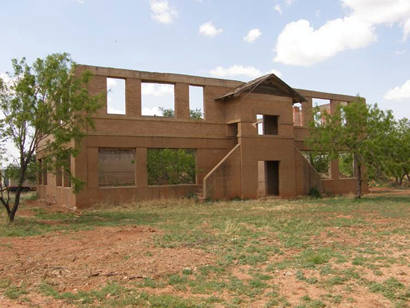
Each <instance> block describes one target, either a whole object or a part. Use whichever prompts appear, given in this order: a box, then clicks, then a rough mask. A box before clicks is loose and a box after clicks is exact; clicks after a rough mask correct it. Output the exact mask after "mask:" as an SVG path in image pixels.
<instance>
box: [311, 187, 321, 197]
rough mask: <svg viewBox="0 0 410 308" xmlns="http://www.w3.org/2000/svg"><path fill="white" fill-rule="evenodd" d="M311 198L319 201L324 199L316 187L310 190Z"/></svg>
mask: <svg viewBox="0 0 410 308" xmlns="http://www.w3.org/2000/svg"><path fill="white" fill-rule="evenodd" d="M309 196H310V197H312V198H315V199H319V198H322V194H321V193H320V191H319V190H318V189H317V188H316V187H312V188H311V189H310V190H309Z"/></svg>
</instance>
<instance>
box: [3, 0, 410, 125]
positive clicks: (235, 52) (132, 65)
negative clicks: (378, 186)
mask: <svg viewBox="0 0 410 308" xmlns="http://www.w3.org/2000/svg"><path fill="white" fill-rule="evenodd" d="M0 27H1V29H3V31H2V37H1V48H0V73H4V72H6V71H8V70H10V60H11V59H12V58H14V57H17V58H20V57H23V56H25V57H27V58H28V60H29V61H31V60H33V59H35V58H36V57H44V56H46V55H47V54H50V53H53V52H63V51H65V52H68V53H70V54H71V55H72V57H73V59H74V60H75V61H76V62H78V63H82V64H90V65H99V66H110V67H119V68H128V69H136V70H147V71H157V72H173V73H183V74H193V75H201V76H214V77H221V78H229V79H238V80H243V81H248V80H251V79H254V78H256V77H257V76H258V75H260V74H265V73H268V72H275V73H277V74H278V75H280V77H281V78H282V79H283V80H284V81H285V82H287V83H288V84H289V85H291V86H293V87H296V88H306V89H313V90H318V91H327V92H335V93H343V94H350V95H356V94H358V93H360V95H362V96H364V97H366V98H367V102H368V103H372V104H373V103H376V102H377V103H378V104H379V106H380V107H382V108H383V109H392V110H393V111H394V113H395V115H396V117H407V118H410V73H409V71H410V70H409V68H410V48H409V47H410V45H409V43H410V1H409V0H311V1H306V0H258V1H252V0H132V1H131V0H129V1H128V0H117V1H114V0H18V1H16V0H2V1H1V3H0ZM165 92H166V91H165Z"/></svg>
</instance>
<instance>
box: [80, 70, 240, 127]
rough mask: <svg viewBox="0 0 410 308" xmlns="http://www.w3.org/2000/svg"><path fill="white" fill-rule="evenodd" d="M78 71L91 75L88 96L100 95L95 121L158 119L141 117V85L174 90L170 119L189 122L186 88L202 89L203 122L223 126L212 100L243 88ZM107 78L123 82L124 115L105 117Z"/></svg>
mask: <svg viewBox="0 0 410 308" xmlns="http://www.w3.org/2000/svg"><path fill="white" fill-rule="evenodd" d="M79 70H88V71H90V72H91V73H92V74H93V78H92V80H91V82H90V84H89V91H90V93H91V94H100V93H103V97H104V99H103V107H102V108H101V109H100V110H98V112H97V117H100V118H101V117H102V118H113V119H115V118H117V119H123V118H134V119H135V118H145V119H159V118H161V117H160V116H155V117H154V116H147V115H142V106H141V100H142V93H141V84H142V83H157V84H170V85H173V87H174V108H173V109H174V113H175V114H174V117H173V119H176V120H190V102H189V86H198V87H202V88H203V112H204V119H203V121H207V122H224V120H225V119H224V110H223V107H222V106H221V105H220V104H218V103H217V102H215V98H216V97H218V96H221V95H223V94H225V93H226V92H227V91H229V90H231V89H233V88H235V87H237V86H239V85H241V84H243V83H242V82H240V81H233V80H224V79H216V78H205V77H197V76H189V75H180V74H168V73H151V72H143V71H133V70H125V69H116V68H103V67H95V66H86V65H80V66H79ZM107 78H118V79H123V80H125V114H124V115H123V114H121V115H118V114H109V113H108V112H107V95H106V94H107Z"/></svg>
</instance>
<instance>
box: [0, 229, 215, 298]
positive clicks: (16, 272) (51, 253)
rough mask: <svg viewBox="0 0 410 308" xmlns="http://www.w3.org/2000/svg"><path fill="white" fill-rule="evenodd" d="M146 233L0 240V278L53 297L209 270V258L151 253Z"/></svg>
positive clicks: (185, 251) (183, 251) (179, 251)
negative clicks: (47, 287) (51, 291)
mask: <svg viewBox="0 0 410 308" xmlns="http://www.w3.org/2000/svg"><path fill="white" fill-rule="evenodd" d="M157 232H158V231H157V230H155V229H153V228H150V227H128V228H98V229H96V230H92V231H80V232H76V233H70V234H63V233H58V232H57V233H53V234H50V235H45V236H36V237H27V238H7V239H4V238H3V239H1V240H0V241H1V243H2V244H3V245H6V246H7V245H11V246H12V247H13V249H1V250H0V277H2V278H3V279H7V278H9V279H10V280H11V281H13V282H14V283H16V282H19V281H24V283H25V284H26V285H28V287H32V286H36V285H38V284H40V283H42V282H43V281H47V282H48V283H50V284H52V285H53V286H54V287H55V288H57V289H58V290H59V291H70V292H72V291H74V292H75V291H78V290H89V289H95V288H100V287H101V286H103V285H105V283H106V281H107V280H108V277H114V278H115V279H117V280H124V281H128V280H135V279H140V278H145V277H153V278H155V277H159V276H163V275H167V274H171V273H176V272H180V271H182V269H183V268H185V267H190V268H195V267H196V266H200V265H206V264H210V263H211V262H213V261H214V257H213V256H212V255H210V254H206V253H204V252H203V251H201V250H197V249H191V248H155V247H153V245H152V243H153V235H154V234H155V233H157Z"/></svg>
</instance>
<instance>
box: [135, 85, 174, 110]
mask: <svg viewBox="0 0 410 308" xmlns="http://www.w3.org/2000/svg"><path fill="white" fill-rule="evenodd" d="M174 96H175V94H174V85H173V84H163V83H153V82H143V83H141V108H142V110H141V114H142V115H143V116H160V117H162V116H165V117H173V116H174V110H175V98H174Z"/></svg>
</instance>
